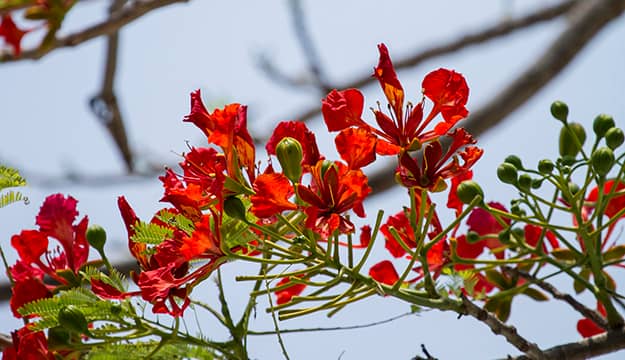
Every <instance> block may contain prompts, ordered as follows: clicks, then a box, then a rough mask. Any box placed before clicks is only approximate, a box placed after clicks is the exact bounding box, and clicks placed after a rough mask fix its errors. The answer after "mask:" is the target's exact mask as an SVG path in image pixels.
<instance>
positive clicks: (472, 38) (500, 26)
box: [291, 0, 576, 121]
mask: <svg viewBox="0 0 625 360" xmlns="http://www.w3.org/2000/svg"><path fill="white" fill-rule="evenodd" d="M575 3H576V1H574V0H567V1H562V2H561V3H560V4H557V5H554V6H550V7H545V8H542V9H540V10H537V11H535V12H533V13H530V14H528V15H525V16H522V17H520V18H518V19H509V20H505V21H502V22H499V23H497V24H494V25H491V26H490V27H487V28H485V29H481V30H479V31H476V32H470V31H462V32H461V33H467V35H464V36H461V37H458V38H456V39H454V40H452V41H450V42H448V43H445V44H443V45H434V46H431V47H429V48H425V49H423V50H421V51H419V52H417V53H415V54H414V55H411V56H409V57H406V58H403V59H399V60H396V61H394V62H393V64H394V65H395V69H403V68H410V67H414V66H417V65H419V64H420V63H422V62H424V61H426V60H429V59H432V58H435V57H438V56H442V55H447V54H450V53H453V52H456V51H459V50H462V49H465V48H467V47H470V46H474V45H479V44H482V43H485V42H487V41H490V40H494V39H497V38H499V37H502V36H505V35H509V34H511V33H513V32H515V31H517V30H522V29H525V28H528V27H530V26H532V25H536V24H539V23H542V22H545V21H550V20H553V19H555V18H557V17H559V16H561V15H563V14H565V13H567V12H568V11H569V10H570V9H571V7H572V6H573V5H575ZM374 81H376V79H375V78H373V77H372V76H371V72H370V71H368V72H367V73H365V74H362V75H360V76H358V77H356V78H354V79H353V80H351V81H348V82H346V83H344V84H341V85H340V86H337V87H336V88H337V89H347V88H361V87H363V86H366V85H369V84H371V83H372V82H374ZM320 113H321V108H320V106H318V105H315V107H312V108H310V109H309V110H306V111H303V112H302V113H301V114H300V115H299V116H296V117H291V118H293V119H298V120H301V121H308V120H310V119H311V118H313V117H315V116H317V115H319V114H320Z"/></svg>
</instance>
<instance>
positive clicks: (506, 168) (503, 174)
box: [497, 162, 517, 185]
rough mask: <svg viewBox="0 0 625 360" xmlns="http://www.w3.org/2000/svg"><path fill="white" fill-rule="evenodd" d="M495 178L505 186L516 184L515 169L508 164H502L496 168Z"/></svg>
mask: <svg viewBox="0 0 625 360" xmlns="http://www.w3.org/2000/svg"><path fill="white" fill-rule="evenodd" d="M497 177H498V178H499V180H501V182H503V183H505V184H513V185H514V184H516V181H517V171H516V167H515V166H514V165H512V164H510V163H508V162H505V163H502V164H501V165H499V167H497Z"/></svg>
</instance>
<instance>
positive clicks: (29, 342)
mask: <svg viewBox="0 0 625 360" xmlns="http://www.w3.org/2000/svg"><path fill="white" fill-rule="evenodd" d="M11 336H12V340H13V341H12V343H11V346H10V347H7V348H5V349H4V351H3V352H2V360H54V359H55V357H54V354H53V353H52V352H51V351H50V350H49V349H48V340H47V339H46V335H45V334H44V332H43V331H32V330H31V329H30V328H29V327H28V326H24V327H23V328H21V329H19V330H17V331H14V332H13V333H12V334H11Z"/></svg>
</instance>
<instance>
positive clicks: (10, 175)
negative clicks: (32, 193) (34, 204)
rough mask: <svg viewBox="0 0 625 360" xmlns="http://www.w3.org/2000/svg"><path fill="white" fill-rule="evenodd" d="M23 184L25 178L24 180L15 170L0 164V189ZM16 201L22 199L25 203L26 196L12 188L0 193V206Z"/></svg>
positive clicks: (26, 201)
mask: <svg viewBox="0 0 625 360" xmlns="http://www.w3.org/2000/svg"><path fill="white" fill-rule="evenodd" d="M25 185H26V180H24V178H23V177H22V176H21V175H20V173H19V172H18V171H17V170H15V169H12V168H8V167H6V166H2V165H0V191H2V190H4V189H7V188H12V187H18V186H25ZM18 201H24V203H26V204H27V203H28V198H27V197H26V196H24V195H23V194H22V193H21V192H19V191H14V190H10V191H7V192H5V193H4V194H0V208H3V207H5V206H7V205H10V204H12V203H14V202H18Z"/></svg>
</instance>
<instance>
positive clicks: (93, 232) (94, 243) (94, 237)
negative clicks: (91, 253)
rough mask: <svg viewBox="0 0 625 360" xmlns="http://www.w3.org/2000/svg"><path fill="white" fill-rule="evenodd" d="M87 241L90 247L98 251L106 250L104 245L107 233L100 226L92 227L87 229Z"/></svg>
mask: <svg viewBox="0 0 625 360" xmlns="http://www.w3.org/2000/svg"><path fill="white" fill-rule="evenodd" d="M86 236H87V241H88V242H89V245H91V247H93V248H94V249H96V250H98V251H102V250H103V249H104V244H105V243H106V231H105V230H104V228H103V227H102V226H100V225H95V224H94V225H91V226H89V228H88V229H87V235H86Z"/></svg>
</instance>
